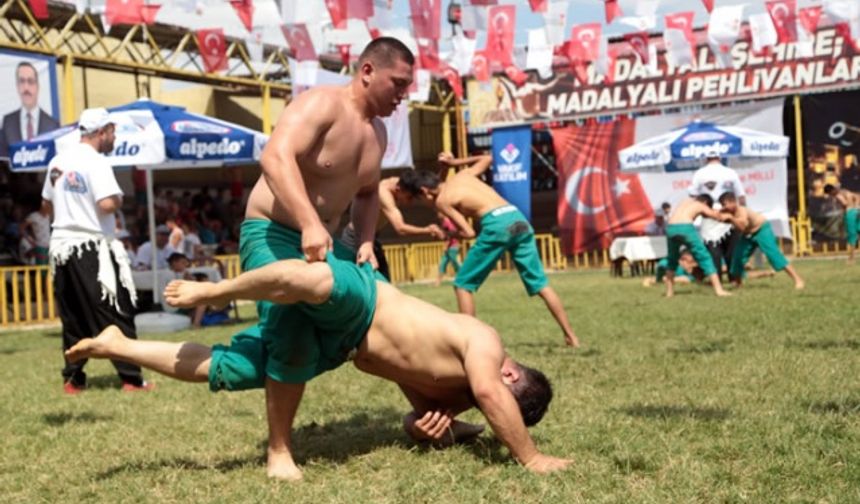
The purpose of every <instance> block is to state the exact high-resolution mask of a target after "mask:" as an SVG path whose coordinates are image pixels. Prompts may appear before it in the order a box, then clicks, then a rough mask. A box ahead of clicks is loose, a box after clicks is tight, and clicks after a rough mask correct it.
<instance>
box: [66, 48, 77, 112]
mask: <svg viewBox="0 0 860 504" xmlns="http://www.w3.org/2000/svg"><path fill="white" fill-rule="evenodd" d="M73 62H74V58H73V57H72V55H71V54H66V55H65V56H64V57H63V122H64V123H66V124H70V123H73V122H75V121H76V120H77V118H78V116H77V113H75V79H74V75H73V74H72V63H73Z"/></svg>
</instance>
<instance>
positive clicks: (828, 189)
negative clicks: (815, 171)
mask: <svg viewBox="0 0 860 504" xmlns="http://www.w3.org/2000/svg"><path fill="white" fill-rule="evenodd" d="M835 192H836V186H835V185H833V184H824V194H833V193H835Z"/></svg>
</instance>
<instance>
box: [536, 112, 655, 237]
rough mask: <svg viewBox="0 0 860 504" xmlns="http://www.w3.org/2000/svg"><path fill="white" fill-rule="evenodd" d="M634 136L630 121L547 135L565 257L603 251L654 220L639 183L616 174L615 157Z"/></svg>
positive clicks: (637, 232) (555, 130) (616, 161)
mask: <svg viewBox="0 0 860 504" xmlns="http://www.w3.org/2000/svg"><path fill="white" fill-rule="evenodd" d="M634 135H635V121H634V120H632V119H619V120H617V121H612V122H609V123H604V124H597V123H593V124H587V125H585V126H567V127H563V128H554V129H553V130H552V143H553V146H554V147H555V153H556V159H558V168H559V185H558V187H559V198H558V201H559V203H558V225H559V228H560V234H561V238H562V246H563V248H564V251H565V253H567V254H576V253H579V252H584V251H588V250H594V249H601V248H603V249H605V248H609V244H610V243H612V240H613V239H614V238H615V237H616V236H623V235H638V234H642V232H643V231H644V230H645V226H647V225H648V224H649V223H650V222H652V221H653V220H654V211H653V210H652V208H651V203H650V202H649V200H648V196H647V195H646V194H645V190H644V189H643V188H642V184H641V183H640V182H639V178H638V177H637V176H636V175H635V174H622V173H621V172H620V169H619V163H618V151H619V150H621V149H624V148H625V147H629V146H630V145H632V144H633V137H634Z"/></svg>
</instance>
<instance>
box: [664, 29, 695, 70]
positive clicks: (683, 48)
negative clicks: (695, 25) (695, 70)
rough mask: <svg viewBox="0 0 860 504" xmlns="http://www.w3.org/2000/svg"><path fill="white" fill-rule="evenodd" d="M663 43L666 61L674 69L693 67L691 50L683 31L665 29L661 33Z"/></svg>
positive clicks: (688, 40)
mask: <svg viewBox="0 0 860 504" xmlns="http://www.w3.org/2000/svg"><path fill="white" fill-rule="evenodd" d="M663 42H665V44H666V60H667V61H668V62H669V64H670V65H672V66H673V67H675V68H679V67H682V66H684V65H693V61H694V60H693V48H692V46H691V45H690V39H688V38H687V33H686V32H684V30H678V29H677V28H667V29H666V30H665V31H664V32H663Z"/></svg>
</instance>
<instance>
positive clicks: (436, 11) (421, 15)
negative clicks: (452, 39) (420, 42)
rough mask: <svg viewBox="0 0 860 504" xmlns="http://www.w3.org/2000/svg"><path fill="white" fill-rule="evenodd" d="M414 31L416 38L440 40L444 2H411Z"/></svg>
mask: <svg viewBox="0 0 860 504" xmlns="http://www.w3.org/2000/svg"><path fill="white" fill-rule="evenodd" d="M409 9H410V12H411V13H412V14H411V15H410V16H409V17H410V18H411V19H412V30H413V32H414V33H413V35H414V36H415V38H425V39H433V40H436V39H438V38H439V32H440V29H441V25H440V19H441V17H442V10H441V9H442V0H409Z"/></svg>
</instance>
